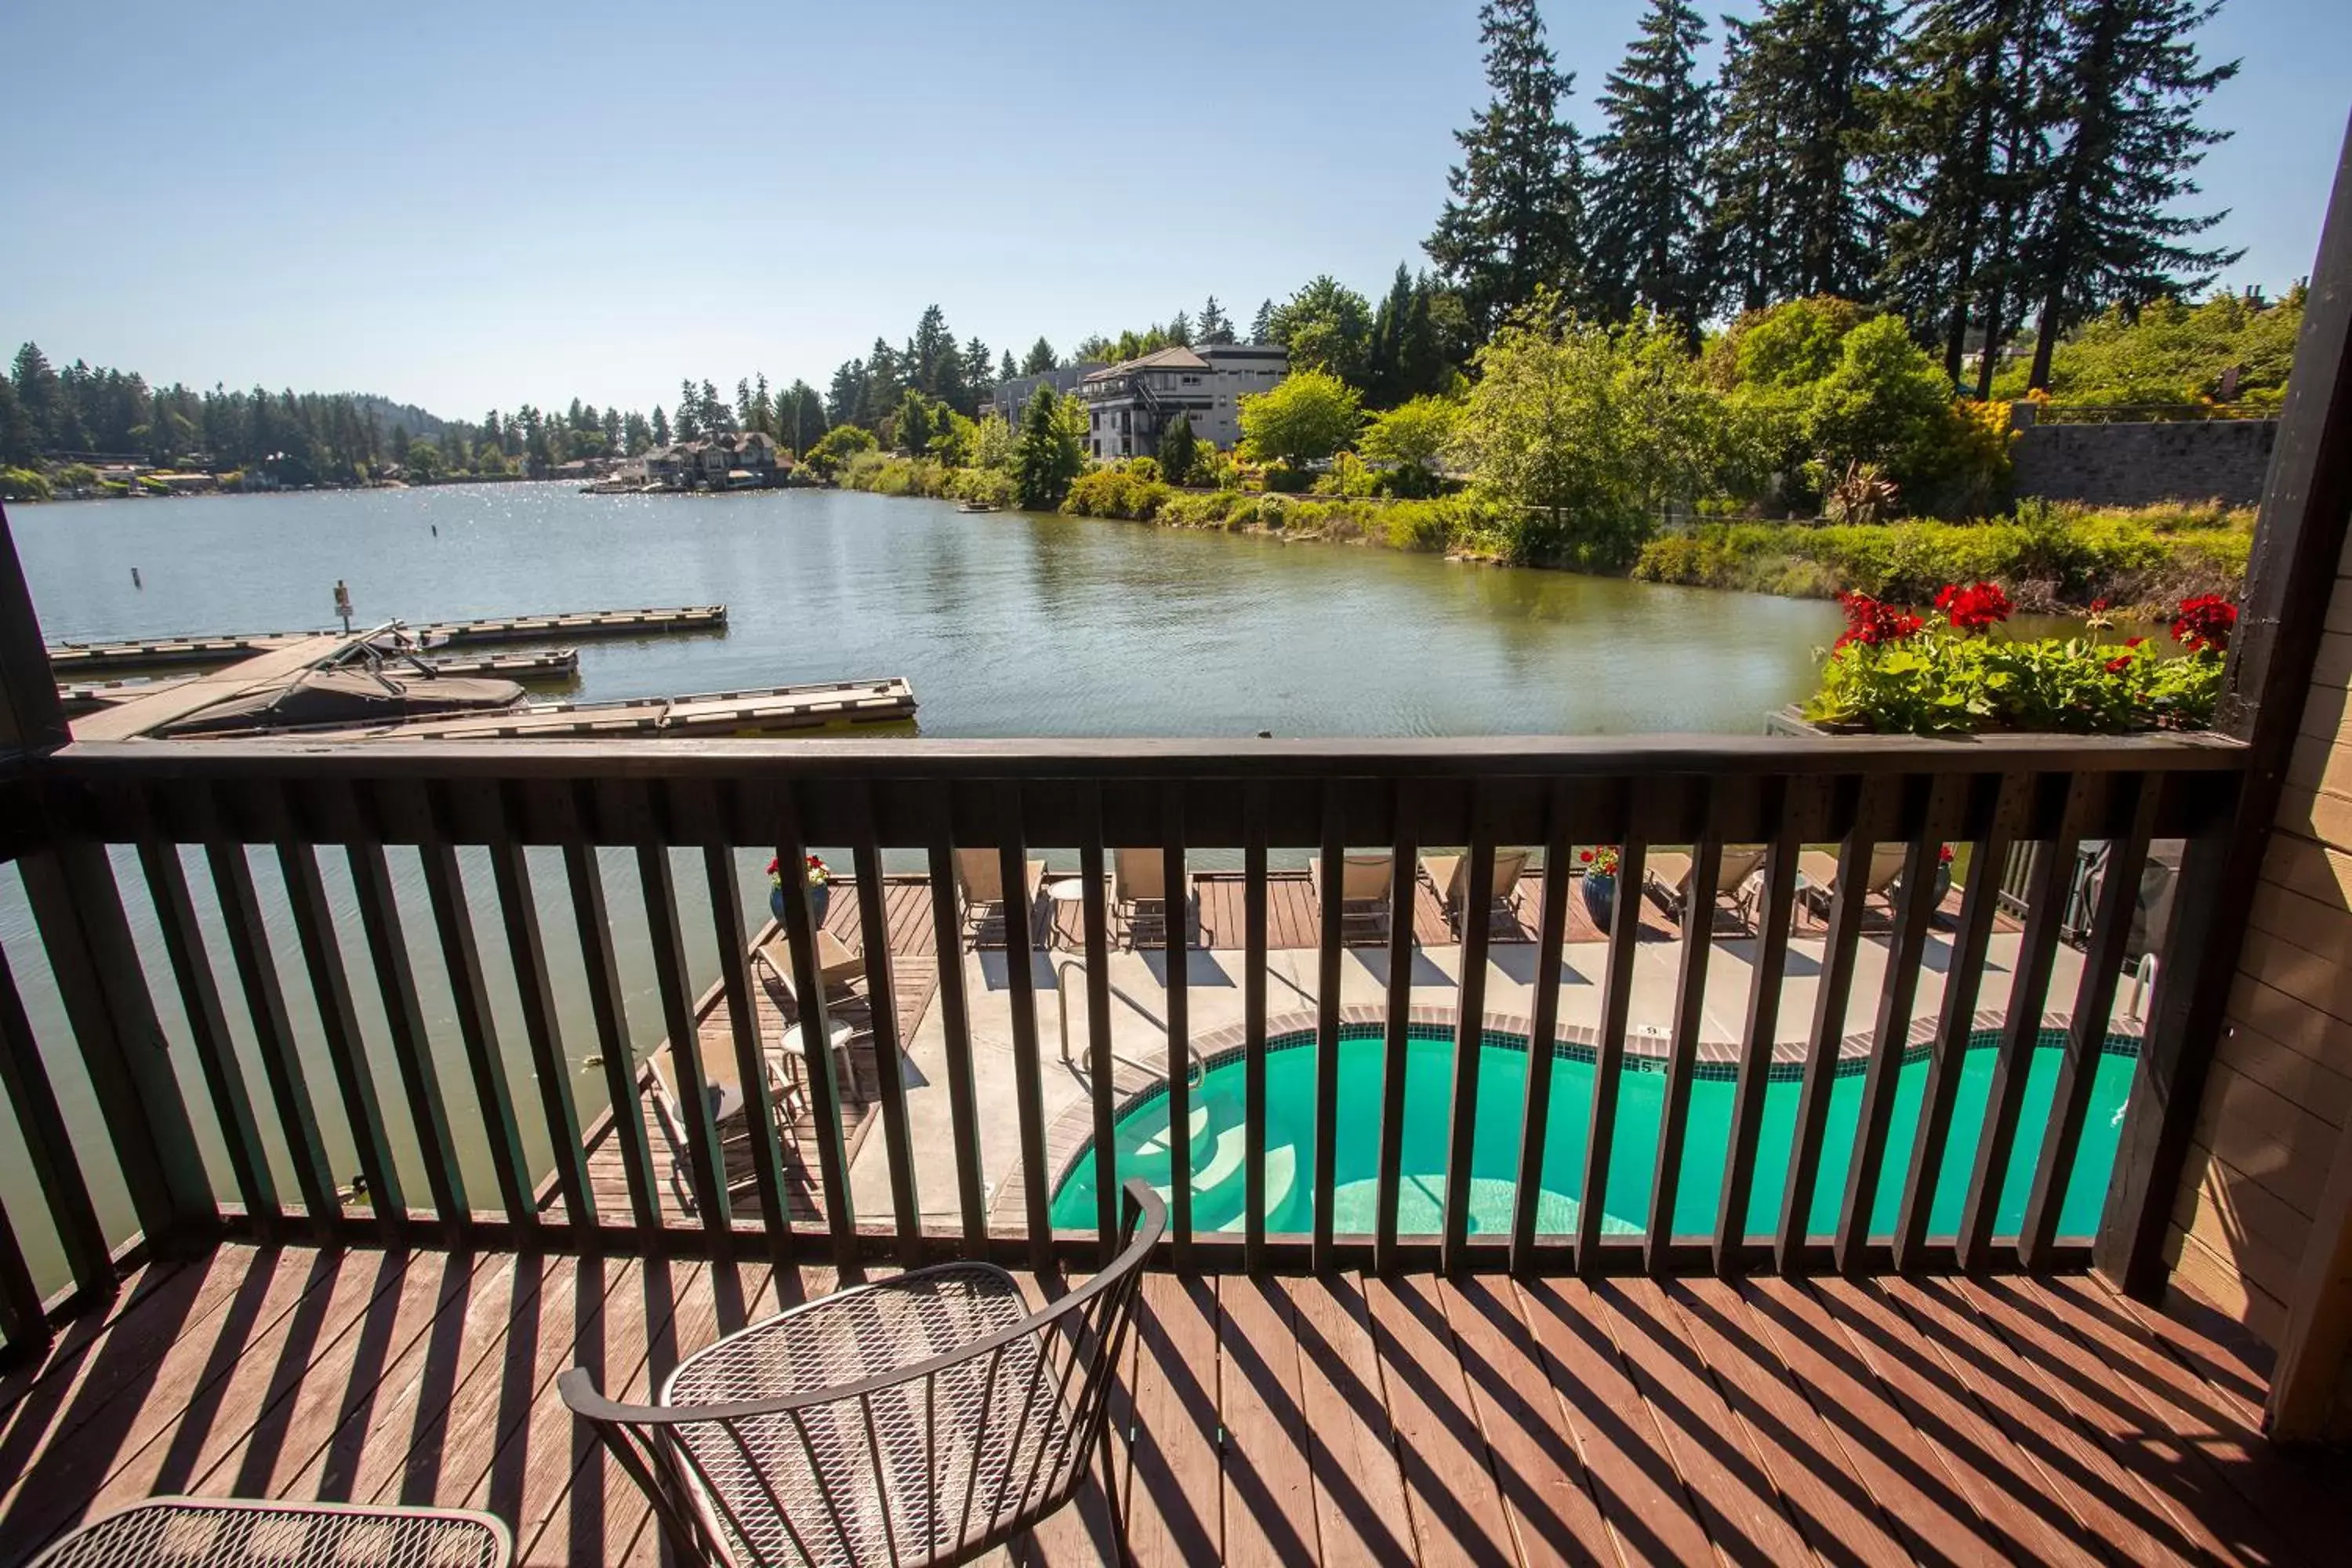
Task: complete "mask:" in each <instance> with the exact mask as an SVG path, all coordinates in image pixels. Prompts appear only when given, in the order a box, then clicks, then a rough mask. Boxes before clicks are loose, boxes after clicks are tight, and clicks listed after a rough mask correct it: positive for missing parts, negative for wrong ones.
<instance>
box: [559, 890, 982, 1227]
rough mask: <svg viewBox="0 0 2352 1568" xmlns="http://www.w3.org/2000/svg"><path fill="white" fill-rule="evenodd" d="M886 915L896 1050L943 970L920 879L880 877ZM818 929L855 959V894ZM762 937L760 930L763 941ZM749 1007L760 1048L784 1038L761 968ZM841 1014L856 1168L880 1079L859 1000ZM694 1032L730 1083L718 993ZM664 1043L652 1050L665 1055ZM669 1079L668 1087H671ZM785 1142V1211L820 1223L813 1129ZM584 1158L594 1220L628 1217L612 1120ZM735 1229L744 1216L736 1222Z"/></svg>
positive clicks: (706, 1000) (656, 1134) (667, 1163)
mask: <svg viewBox="0 0 2352 1568" xmlns="http://www.w3.org/2000/svg"><path fill="white" fill-rule="evenodd" d="M883 901H884V908H885V910H886V911H887V915H888V919H889V931H890V948H891V958H890V975H891V981H892V984H893V986H894V987H895V991H894V995H895V996H896V999H897V1002H898V1009H897V1011H898V1039H899V1041H900V1043H901V1045H902V1046H903V1045H904V1043H905V1042H907V1041H908V1040H911V1039H913V1038H914V1036H915V1029H916V1027H917V1026H918V1025H919V1024H920V1023H921V1022H922V1020H923V1015H924V1013H925V1012H927V1011H928V1010H929V1007H930V1005H931V998H932V997H933V996H935V995H937V994H939V988H940V964H939V957H938V944H937V942H934V941H933V940H932V931H931V891H930V885H929V883H928V882H926V881H925V880H924V879H921V878H919V877H886V878H884V879H883ZM824 923H825V929H826V930H827V931H831V932H832V933H833V934H834V935H835V936H836V937H839V938H840V939H841V941H842V942H844V943H845V944H846V945H847V946H848V947H849V949H850V950H851V951H852V952H859V953H862V952H865V947H866V943H865V935H864V932H863V931H861V929H860V928H859V924H858V917H857V890H856V888H854V887H852V886H850V885H848V884H847V883H844V884H842V885H841V887H839V888H838V889H836V890H835V894H834V897H833V902H832V906H831V908H830V909H829V910H827V911H826V915H825V922H824ZM762 934H763V935H764V934H767V933H765V932H763V933H762ZM751 979H752V985H751V1007H752V1012H753V1014H754V1015H755V1016H756V1019H757V1024H758V1028H759V1031H760V1038H761V1041H762V1042H763V1043H766V1042H773V1041H776V1040H779V1039H781V1038H782V1037H783V1032H784V1029H785V1027H786V1026H787V1025H788V1024H789V1023H790V1022H791V1020H790V1019H788V1018H787V1017H786V1016H785V1015H784V1011H783V1007H782V999H781V998H780V997H779V996H778V995H777V994H776V992H775V988H774V987H773V986H772V985H770V984H764V983H763V980H762V976H761V966H760V965H758V964H756V963H755V964H753V965H752V966H751ZM840 1012H841V1016H843V1017H844V1019H845V1021H847V1022H848V1023H849V1025H850V1026H851V1027H852V1028H853V1029H855V1030H856V1033H855V1034H853V1035H852V1036H851V1037H850V1044H849V1057H850V1063H851V1069H852V1079H853V1081H851V1082H848V1083H845V1084H844V1085H843V1086H842V1088H843V1091H844V1092H843V1096H842V1104H841V1124H842V1136H843V1141H844V1142H845V1146H846V1147H847V1149H848V1151H849V1157H850V1158H851V1159H852V1160H853V1161H854V1160H855V1159H856V1157H857V1151H858V1149H859V1148H860V1146H862V1144H863V1142H864V1141H865V1139H866V1133H867V1131H869V1129H870V1128H871V1126H872V1123H873V1119H874V1111H875V1109H876V1104H877V1100H876V1096H877V1094H878V1092H879V1079H877V1076H876V1070H875V1066H874V1035H873V1032H872V1018H871V1016H870V1015H869V1014H868V1013H867V1012H866V1007H865V1005H864V1003H863V1001H862V1000H861V1001H859V1002H856V1003H853V1004H850V1005H846V1006H844V1007H842V1008H841V1009H840ZM695 1034H696V1037H697V1038H698V1040H699V1041H700V1043H701V1049H702V1053H703V1060H705V1061H706V1062H709V1063H710V1064H712V1066H713V1067H714V1068H718V1069H719V1076H720V1077H722V1078H723V1079H726V1080H727V1081H729V1082H732V1081H734V1079H735V1076H736V1072H735V1066H734V1063H735V1034H734V1019H733V1015H732V1014H731V1013H730V1011H729V1009H728V1004H727V993H726V989H725V987H724V986H722V985H716V984H714V985H713V986H711V987H710V989H709V990H708V991H706V992H704V993H703V994H702V996H701V997H700V998H699V1000H698V1002H697V1003H696V1005H695ZM667 1048H668V1044H667V1041H665V1042H664V1043H663V1045H662V1046H661V1047H656V1050H657V1051H659V1050H667ZM650 1072H651V1068H647V1069H646V1073H645V1074H641V1075H640V1076H639V1078H638V1080H637V1081H638V1087H639V1089H641V1090H642V1089H644V1088H645V1087H646V1084H647V1083H648V1081H649V1075H650ZM673 1081H675V1080H673ZM637 1114H638V1116H639V1117H640V1119H641V1120H642V1121H644V1123H645V1129H646V1147H647V1148H648V1149H651V1150H652V1151H653V1152H654V1173H655V1175H656V1178H658V1179H657V1180H656V1183H655V1184H654V1185H655V1198H656V1202H657V1203H658V1204H659V1205H660V1209H661V1219H662V1223H663V1224H665V1225H691V1224H692V1223H693V1216H692V1215H690V1214H689V1213H688V1210H687V1208H686V1206H685V1205H684V1204H683V1203H682V1202H681V1201H680V1189H681V1186H682V1184H681V1183H680V1182H678V1181H675V1180H673V1179H672V1178H671V1171H670V1167H671V1160H670V1158H669V1154H668V1149H667V1142H666V1141H665V1140H664V1138H663V1136H662V1132H661V1129H660V1128H659V1127H658V1126H656V1124H655V1121H654V1111H653V1105H652V1102H651V1100H648V1099H647V1098H646V1096H645V1095H644V1094H643V1093H640V1094H639V1095H638V1098H637ZM791 1131H792V1138H791V1140H790V1141H789V1142H787V1143H786V1144H785V1146H784V1149H783V1154H784V1163H785V1167H786V1169H785V1174H786V1176H787V1177H788V1178H790V1181H789V1185H788V1188H787V1191H786V1194H785V1195H786V1197H787V1199H788V1201H789V1203H790V1205H791V1210H792V1217H793V1223H794V1224H796V1225H798V1224H803V1223H805V1224H809V1225H817V1224H821V1223H822V1222H823V1220H824V1194H823V1192H822V1191H821V1189H820V1188H819V1185H818V1183H817V1178H816V1170H817V1149H816V1131H815V1128H814V1126H813V1125H811V1124H810V1123H809V1122H807V1121H805V1120H799V1121H795V1123H794V1125H793V1128H792V1129H791ZM582 1137H583V1143H584V1145H585V1147H586V1149H587V1152H588V1185H589V1191H590V1194H591V1196H592V1197H593V1199H594V1201H595V1205H596V1212H597V1213H598V1214H600V1215H625V1214H627V1213H628V1212H629V1184H628V1172H627V1168H626V1165H625V1163H624V1160H623V1156H622V1152H621V1145H620V1141H619V1140H618V1139H617V1138H615V1137H614V1135H613V1122H612V1117H611V1116H610V1115H609V1114H606V1115H604V1116H600V1117H598V1118H596V1119H595V1121H593V1122H592V1123H591V1124H590V1125H589V1126H588V1127H587V1128H586V1129H585V1130H584V1131H583V1135H582ZM539 1201H540V1206H541V1208H543V1209H551V1208H555V1207H558V1206H560V1205H562V1201H563V1200H562V1192H561V1191H560V1189H559V1188H558V1187H557V1185H556V1183H555V1181H554V1179H553V1178H552V1177H550V1178H549V1179H548V1180H547V1181H546V1182H544V1183H542V1184H541V1187H540V1193H539ZM734 1217H735V1219H736V1221H737V1223H738V1224H739V1225H740V1224H741V1223H742V1222H743V1221H744V1220H745V1218H746V1215H744V1214H742V1213H741V1212H740V1211H739V1212H738V1213H736V1215H735V1216H734Z"/></svg>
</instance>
